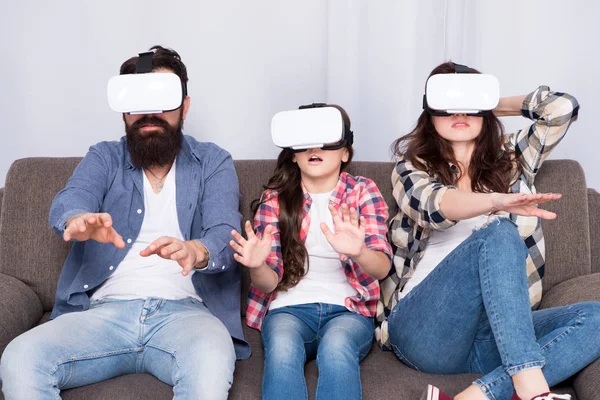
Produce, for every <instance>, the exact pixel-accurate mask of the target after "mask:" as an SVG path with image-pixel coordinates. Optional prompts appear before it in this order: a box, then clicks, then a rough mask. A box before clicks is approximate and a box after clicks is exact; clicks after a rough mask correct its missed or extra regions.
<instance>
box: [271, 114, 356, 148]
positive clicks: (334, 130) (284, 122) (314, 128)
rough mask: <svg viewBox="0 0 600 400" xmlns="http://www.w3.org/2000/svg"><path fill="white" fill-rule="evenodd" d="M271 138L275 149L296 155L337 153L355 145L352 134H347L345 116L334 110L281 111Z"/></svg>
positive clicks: (275, 120)
mask: <svg viewBox="0 0 600 400" xmlns="http://www.w3.org/2000/svg"><path fill="white" fill-rule="evenodd" d="M271 137H272V139H273V143H275V145H276V146H278V147H281V148H288V149H292V150H294V151H304V150H306V149H310V148H322V149H324V150H337V149H341V148H342V147H344V146H346V145H347V144H348V143H350V144H352V138H351V137H352V132H350V131H348V132H346V129H345V125H344V119H343V118H342V113H341V112H340V111H339V110H338V109H337V108H335V107H318V108H303V109H300V110H292V111H281V112H279V113H277V114H275V116H273V119H272V120H271Z"/></svg>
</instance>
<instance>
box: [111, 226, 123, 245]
mask: <svg viewBox="0 0 600 400" xmlns="http://www.w3.org/2000/svg"><path fill="white" fill-rule="evenodd" d="M111 240H112V242H113V244H114V245H115V246H116V247H118V248H119V249H123V248H125V241H124V240H123V236H121V235H119V234H118V233H117V231H115V230H114V229H112V231H111Z"/></svg>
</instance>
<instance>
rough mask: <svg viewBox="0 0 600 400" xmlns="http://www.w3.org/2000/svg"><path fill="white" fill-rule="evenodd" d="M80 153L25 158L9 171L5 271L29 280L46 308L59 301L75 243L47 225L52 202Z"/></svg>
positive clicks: (1, 247)
mask: <svg viewBox="0 0 600 400" xmlns="http://www.w3.org/2000/svg"><path fill="white" fill-rule="evenodd" d="M79 161H80V158H26V159H22V160H17V161H15V162H14V163H13V164H12V165H11V167H10V169H9V171H8V174H7V175H6V183H5V187H4V201H3V206H2V217H1V218H2V230H1V231H0V272H2V273H4V274H6V275H10V276H13V277H15V278H17V279H19V280H20V281H23V282H25V283H26V284H27V285H28V286H29V287H31V288H32V289H33V291H34V292H35V293H36V294H37V295H38V297H39V298H40V300H41V301H42V306H43V308H44V310H45V311H48V310H51V309H52V306H53V305H54V296H55V294H56V284H57V282H58V276H59V274H60V271H61V269H62V265H63V263H64V261H65V259H66V257H67V253H68V251H69V248H70V244H68V243H64V242H63V241H62V240H61V239H60V238H59V237H57V236H56V234H55V233H54V232H53V231H52V230H51V229H50V227H49V226H48V214H49V210H50V204H51V203H52V200H53V198H54V196H55V195H56V193H58V191H59V190H61V189H62V188H63V187H64V186H65V184H66V182H67V179H68V178H69V177H70V176H71V174H72V173H73V170H74V169H75V166H77V164H78V163H79Z"/></svg>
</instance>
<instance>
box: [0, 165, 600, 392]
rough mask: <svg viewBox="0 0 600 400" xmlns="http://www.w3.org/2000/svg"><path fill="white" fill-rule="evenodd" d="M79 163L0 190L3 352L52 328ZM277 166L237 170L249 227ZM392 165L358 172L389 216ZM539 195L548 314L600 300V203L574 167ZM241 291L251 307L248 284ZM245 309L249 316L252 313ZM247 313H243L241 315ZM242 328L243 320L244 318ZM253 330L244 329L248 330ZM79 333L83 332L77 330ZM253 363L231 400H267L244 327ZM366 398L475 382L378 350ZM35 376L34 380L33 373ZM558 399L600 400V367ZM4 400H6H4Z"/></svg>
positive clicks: (149, 383)
mask: <svg viewBox="0 0 600 400" xmlns="http://www.w3.org/2000/svg"><path fill="white" fill-rule="evenodd" d="M79 160H80V159H79V158H28V159H23V160H18V161H15V162H14V163H13V165H12V166H11V168H10V171H9V172H8V174H7V177H6V184H5V187H4V188H2V189H0V204H1V205H2V207H1V212H0V353H1V352H2V351H3V350H4V348H5V347H6V345H7V344H8V343H9V342H10V341H11V340H12V339H13V338H14V337H16V336H17V335H19V334H21V333H22V332H25V331H27V330H28V329H31V328H32V327H34V326H36V325H37V324H40V323H43V322H45V321H46V320H47V319H48V316H49V311H50V310H51V309H52V305H53V302H54V294H55V290H56V283H57V281H58V276H59V272H60V270H61V267H62V263H63V261H64V259H65V257H66V255H67V252H68V250H69V245H68V244H66V243H63V242H62V241H61V240H60V239H59V238H58V237H57V236H56V235H55V234H54V233H53V232H52V231H51V230H50V228H49V227H48V223H47V220H48V210H49V207H50V203H51V201H52V198H53V197H54V195H55V194H56V193H57V192H58V191H59V190H60V189H61V188H62V187H63V186H64V185H65V183H66V181H67V179H68V177H69V176H70V175H71V173H72V172H73V169H74V168H75V166H76V165H77V163H78V162H79ZM274 165H275V162H274V160H256V161H254V160H246V161H236V163H235V167H236V169H237V171H238V176H239V181H240V188H241V210H240V211H241V213H242V215H243V216H244V218H250V217H251V215H250V202H251V201H252V200H253V199H255V198H257V197H258V196H259V195H260V193H261V190H262V185H263V184H264V183H265V182H266V181H267V179H268V177H269V176H270V174H271V172H272V171H273V168H274ZM392 168H393V164H392V163H383V162H355V163H353V164H352V166H351V168H350V170H349V172H350V173H353V174H356V175H363V176H367V177H370V178H372V179H374V180H375V182H376V183H377V184H378V186H379V188H380V190H381V191H382V193H383V195H384V197H385V199H386V201H387V202H388V205H389V206H390V214H392V215H393V214H394V213H395V212H396V210H397V206H396V204H395V203H394V201H393V197H392V188H391V183H390V174H391V171H392ZM537 187H538V190H539V191H545V192H557V193H562V194H563V198H562V199H561V200H560V201H557V202H554V203H552V204H549V205H548V206H547V208H548V209H550V210H552V211H555V212H557V213H558V215H559V216H558V218H557V219H556V220H555V221H544V232H545V237H546V247H547V263H546V278H545V286H544V298H543V301H542V307H544V308H546V307H552V306H559V305H565V304H570V303H574V302H578V301H583V300H600V273H599V271H600V194H599V193H598V192H596V191H595V190H592V189H587V187H586V184H585V177H584V174H583V171H582V169H581V167H580V166H579V164H578V163H577V162H575V161H570V160H553V161H546V163H545V164H544V165H543V167H542V169H541V171H540V173H539V176H538V178H537ZM244 278H245V279H244V282H243V285H242V296H241V299H242V304H244V303H245V294H246V292H247V289H248V276H247V275H245V276H244ZM244 308H245V307H242V310H244ZM242 313H243V311H242ZM240 317H241V318H242V319H243V315H242V316H240ZM244 327H245V324H244ZM73 329H74V331H75V332H76V330H77V327H73ZM245 335H246V339H247V340H248V341H249V342H250V344H251V345H252V350H253V355H252V357H251V358H250V359H249V360H247V361H240V362H237V365H236V370H235V377H234V383H233V387H232V388H231V392H230V398H231V399H259V398H260V387H261V379H262V370H263V360H262V357H263V352H262V347H261V343H260V335H259V333H258V332H257V331H255V330H252V329H249V328H245ZM361 365H362V367H361V377H362V384H363V392H364V398H365V399H398V400H414V399H418V398H419V396H420V394H421V392H422V391H423V389H424V388H425V386H426V384H427V383H433V384H436V385H438V386H440V387H441V388H443V389H444V390H445V391H446V392H448V393H449V394H451V395H454V394H456V393H458V392H459V391H460V390H461V389H463V388H465V387H466V386H468V385H469V384H470V382H472V381H473V379H474V378H476V376H475V375H446V376H443V375H428V374H424V373H421V372H417V371H414V370H411V369H409V368H407V367H405V366H404V365H402V364H401V363H400V362H399V361H398V360H397V359H396V358H395V356H394V354H393V353H390V352H381V351H380V350H379V349H378V347H377V346H376V345H374V346H373V348H372V350H371V353H370V354H369V355H368V356H367V357H366V359H365V360H364V361H363V363H362V364H361ZM24 373H26V372H24ZM306 376H307V382H308V385H309V388H310V391H311V392H313V393H314V388H315V384H316V376H317V369H316V365H315V363H314V361H311V362H309V363H308V364H307V365H306ZM557 390H560V391H562V392H565V393H570V394H572V395H573V396H574V397H573V398H574V399H580V400H596V399H598V398H600V361H596V362H595V363H593V364H592V365H590V366H588V367H587V368H586V369H584V370H583V371H582V372H580V373H579V374H577V375H576V376H575V377H574V378H572V379H570V380H569V381H567V382H563V383H561V384H560V385H559V387H558V388H557ZM62 396H63V398H65V399H89V400H92V399H107V400H117V399H128V400H132V399H169V398H172V390H171V387H170V386H168V385H166V384H164V383H162V382H160V381H158V380H157V379H155V378H154V377H152V376H150V375H127V376H122V377H118V378H115V379H111V380H109V381H106V382H101V383H97V384H93V385H89V386H85V387H81V388H77V389H72V390H68V391H65V392H63V393H62ZM0 398H2V395H0Z"/></svg>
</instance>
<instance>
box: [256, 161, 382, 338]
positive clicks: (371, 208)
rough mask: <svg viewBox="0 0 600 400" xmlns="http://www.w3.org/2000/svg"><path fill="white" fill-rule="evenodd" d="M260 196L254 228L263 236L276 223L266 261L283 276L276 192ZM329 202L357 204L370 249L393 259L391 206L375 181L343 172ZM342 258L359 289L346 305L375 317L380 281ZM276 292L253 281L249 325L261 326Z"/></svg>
mask: <svg viewBox="0 0 600 400" xmlns="http://www.w3.org/2000/svg"><path fill="white" fill-rule="evenodd" d="M302 190H303V193H304V210H303V218H302V227H301V231H300V237H301V238H302V240H303V241H306V235H307V234H308V229H309V227H310V215H309V211H310V207H311V204H312V199H311V197H310V194H309V193H308V192H307V191H306V189H305V188H304V186H302ZM261 200H262V203H261V204H260V206H259V208H258V211H257V212H256V215H255V217H254V229H255V230H256V235H257V236H258V237H259V238H261V237H262V234H263V232H264V230H265V228H266V227H267V225H269V224H270V225H273V228H274V229H273V243H272V247H271V254H269V256H268V257H267V265H268V266H269V267H271V268H272V269H273V270H274V271H275V272H276V273H277V275H278V276H279V280H281V278H282V276H283V269H284V265H283V258H282V253H281V242H280V238H279V219H278V216H279V201H278V197H277V193H276V192H275V191H272V190H267V191H265V192H264V193H263V196H262V199H261ZM329 202H330V203H331V204H333V205H334V206H335V208H336V209H337V210H338V211H339V209H340V207H341V205H342V204H344V203H345V204H347V205H348V208H350V207H354V208H355V209H356V210H358V213H359V215H360V216H362V217H364V218H365V222H366V226H365V228H366V232H365V244H366V246H367V247H368V248H369V249H371V250H376V251H382V252H384V253H385V254H386V255H387V256H388V258H389V259H390V263H391V260H392V248H391V246H390V244H389V242H388V240H387V234H388V227H387V219H388V217H389V214H388V206H387V204H386V203H385V200H384V199H383V196H382V195H381V193H380V192H379V189H378V188H377V185H375V182H373V181H372V180H371V179H368V178H364V177H362V176H352V175H350V174H347V173H345V172H342V173H341V174H340V179H339V181H338V183H337V186H336V187H335V189H334V191H333V193H332V195H331V198H330V199H329ZM340 262H341V263H342V265H343V266H344V269H345V273H346V276H347V277H348V282H350V285H352V287H353V288H355V289H356V291H357V294H356V295H355V296H351V297H347V298H346V301H345V305H346V308H348V310H350V311H353V312H355V313H358V314H362V315H365V316H368V317H374V316H375V314H376V309H377V302H378V300H379V293H380V291H379V282H378V281H377V279H374V278H371V277H370V276H368V275H367V274H366V273H365V272H364V271H363V270H362V269H361V267H360V265H358V263H357V262H356V261H354V260H353V259H352V258H350V257H347V256H345V255H342V254H340ZM390 265H391V264H390ZM275 296H276V291H273V292H271V293H263V292H261V291H260V290H258V289H257V288H256V287H254V285H250V292H249V294H248V307H247V309H246V323H247V324H248V326H250V327H251V328H255V329H259V330H260V328H261V325H262V321H263V318H264V317H265V315H266V314H267V311H268V309H269V304H270V302H271V300H273V299H274V298H275Z"/></svg>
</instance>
